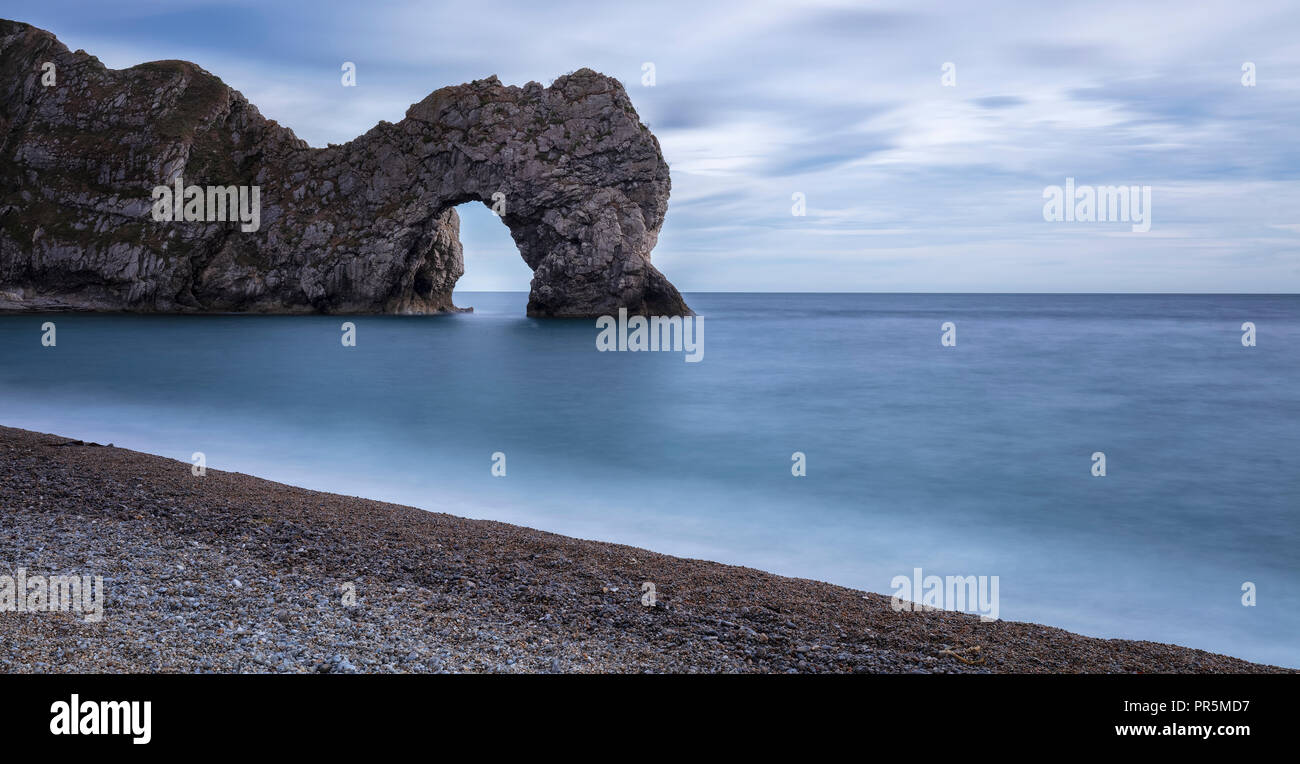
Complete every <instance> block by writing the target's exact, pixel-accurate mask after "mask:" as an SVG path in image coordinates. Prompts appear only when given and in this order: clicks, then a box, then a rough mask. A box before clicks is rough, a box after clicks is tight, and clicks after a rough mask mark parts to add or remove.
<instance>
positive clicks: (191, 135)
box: [0, 21, 690, 317]
mask: <svg viewBox="0 0 1300 764" xmlns="http://www.w3.org/2000/svg"><path fill="white" fill-rule="evenodd" d="M47 62H52V63H53V64H54V65H55V70H54V71H55V75H56V78H57V79H56V84H55V85H53V86H46V85H43V84H42V82H41V81H42V76H43V68H42V67H43V64H45V63H47ZM177 176H181V177H182V178H183V179H184V183H185V184H187V185H188V184H194V185H199V186H204V187H206V186H210V185H218V186H250V187H251V186H257V187H258V188H259V189H260V201H261V207H260V210H261V212H260V226H259V227H258V229H257V230H256V231H252V232H243V231H241V230H240V227H239V224H238V223H235V222H156V221H155V220H154V219H153V217H152V215H151V210H152V208H153V200H152V198H151V192H152V190H153V189H154V188H155V187H156V186H161V185H168V184H171V183H172V182H173V179H174V178H175V177H177ZM669 188H670V183H669V176H668V165H667V164H666V163H665V162H664V159H663V156H662V154H661V153H660V151H659V143H658V141H657V140H655V137H654V136H653V135H652V134H651V133H650V131H649V129H648V128H646V127H645V126H644V125H643V124H641V122H640V120H639V118H638V117H637V114H636V111H635V109H633V107H632V103H631V101H630V100H629V99H628V96H627V93H626V92H625V91H624V90H623V87H622V85H620V84H619V83H618V82H617V81H616V80H614V79H612V78H609V77H606V76H604V75H601V74H598V73H596V72H593V71H591V70H589V69H581V70H579V71H576V72H574V73H572V74H568V75H565V76H563V77H560V78H558V79H556V80H555V82H554V83H553V84H552V85H551V86H550V87H542V86H541V85H540V84H538V83H535V82H530V83H528V84H527V85H525V86H524V87H522V88H521V87H507V86H504V85H502V84H501V83H500V82H499V81H498V80H497V78H496V77H495V76H493V77H489V78H487V79H485V80H477V81H475V82H471V83H469V84H465V85H458V86H455V87H447V88H442V89H440V90H437V91H435V92H434V93H432V94H430V95H429V96H428V97H427V98H425V99H424V100H422V101H420V102H419V103H417V104H414V105H413V106H411V108H410V109H408V110H407V113H406V118H405V119H403V120H402V121H400V122H398V123H396V124H391V123H388V122H381V123H380V124H379V125H377V126H375V127H374V128H372V129H371V130H370V131H369V132H367V133H366V134H365V135H362V136H361V137H359V138H357V139H355V140H353V141H350V142H348V143H346V144H343V145H337V146H335V145H331V146H329V147H327V148H323V149H314V148H311V147H309V146H307V144H306V143H305V142H303V141H302V140H300V139H298V138H297V137H296V136H295V135H294V134H293V132H292V131H291V130H289V129H288V128H285V127H282V126H280V125H279V124H277V123H276V122H275V121H273V120H269V119H266V118H265V117H263V116H262V115H261V114H260V113H259V112H258V110H257V108H256V107H255V106H253V105H252V104H250V103H249V102H248V101H247V100H246V99H245V98H244V97H243V96H242V95H240V94H239V93H238V92H236V91H234V90H231V89H230V88H229V87H227V86H226V85H225V84H224V83H222V82H221V80H219V79H218V78H216V77H215V76H213V75H212V74H209V73H208V72H206V71H204V70H203V69H201V68H199V67H198V66H196V65H194V64H192V63H189V62H186V61H155V62H151V63H146V64H140V65H138V66H134V67H131V68H129V69H123V70H112V69H107V68H105V67H104V66H103V65H102V64H101V63H100V62H99V60H98V59H96V58H95V57H93V56H90V55H88V54H86V53H85V52H84V51H76V52H69V51H68V50H67V48H66V47H65V46H63V45H62V44H61V43H59V42H58V40H57V39H55V38H54V36H53V35H51V34H50V33H48V32H45V31H43V30H40V29H37V28H35V27H31V26H29V25H26V24H21V23H18V22H12V21H0V309H10V310H61V309H81V310H132V311H164V312H171V311H176V312H183V311H250V312H266V313H295V312H330V313H371V312H383V313H433V312H441V311H449V310H456V308H455V306H454V305H453V304H452V299H451V296H452V288H453V287H454V286H455V283H456V280H457V279H459V278H460V276H461V274H462V273H463V272H464V262H463V254H462V250H461V245H460V241H459V218H458V217H457V215H456V211H455V209H454V207H455V206H456V205H458V204H462V203H465V202H470V201H480V202H483V203H485V204H488V205H489V206H492V205H493V204H494V202H495V203H496V204H497V207H498V209H500V208H501V207H502V203H503V206H504V209H503V214H502V220H503V221H504V222H505V224H506V225H507V226H508V227H509V228H510V233H511V236H512V237H513V238H514V240H515V243H516V245H517V246H518V248H519V252H520V254H521V255H522V256H523V258H524V261H525V262H527V263H528V265H529V267H531V268H532V269H533V272H534V275H533V281H532V291H531V294H530V297H529V301H528V313H529V315H534V316H558V317H564V316H572V317H584V316H596V315H603V314H612V313H615V312H616V311H617V310H618V308H619V307H626V308H628V309H629V311H631V312H633V313H642V314H655V315H678V314H686V313H689V312H690V311H689V309H688V308H687V307H686V304H685V303H684V302H683V301H682V298H681V295H680V294H679V293H678V292H677V290H676V289H675V288H674V287H673V285H672V284H670V283H669V282H668V280H667V279H666V278H664V276H663V275H662V274H661V273H659V271H658V270H656V269H655V268H654V266H653V265H651V264H650V251H651V249H653V247H654V245H655V241H656V239H657V238H658V234H659V229H660V227H661V226H662V225H663V221H664V213H665V211H666V210H667V206H668V193H669ZM498 194H499V196H494V195H498Z"/></svg>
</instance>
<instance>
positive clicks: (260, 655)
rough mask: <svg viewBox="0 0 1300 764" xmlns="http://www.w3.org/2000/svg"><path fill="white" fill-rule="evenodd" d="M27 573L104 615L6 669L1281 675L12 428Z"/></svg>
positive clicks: (13, 543)
mask: <svg viewBox="0 0 1300 764" xmlns="http://www.w3.org/2000/svg"><path fill="white" fill-rule="evenodd" d="M19 568H22V569H24V570H25V571H27V572H28V574H29V575H91V576H102V577H103V587H104V618H103V620H102V621H100V622H98V623H88V622H86V621H85V619H83V618H82V616H81V615H80V614H78V613H75V612H0V633H3V634H4V639H3V640H0V672H5V673H33V672H34V673H55V672H106V673H120V672H128V673H153V672H169V673H172V672H178V673H194V672H219V673H231V672H274V673H323V674H330V673H357V672H361V673H384V672H404V673H405V672H411V673H801V674H802V673H819V674H820V673H1001V672H1013V673H1225V672H1226V673H1268V672H1287V671H1289V670H1287V669H1282V668H1277V667H1272V666H1265V665H1260V664H1255V663H1250V662H1247V661H1243V660H1239V659H1236V658H1231V657H1228V656H1224V655H1216V654H1213V653H1208V652H1204V651H1201V650H1195V649H1190V648H1185V647H1179V646H1175V645H1168V644H1159V643H1154V642H1143V641H1130V640H1110V639H1098V638H1092V637H1086V636H1081V635H1078V634H1073V633H1070V632H1067V631H1063V630H1061V629H1056V628H1052V627H1050V626H1042V625H1038V624H1031V623H1018V622H1011V621H994V622H987V623H986V622H981V621H980V619H979V618H978V617H976V616H973V615H966V614H961V613H956V612H948V611H938V610H927V611H923V612H895V611H894V609H893V608H892V607H891V603H890V598H889V596H887V595H884V594H877V593H870V592H864V591H857V590H853V589H848V588H844V587H840V586H835V585H832V584H828V583H822V582H818V581H810V580H804V579H794V578H785V577H781V576H776V575H772V574H769V573H765V572H763V571H759V570H753V569H750V568H744V567H735V566H730V565H724V564H720V563H716V562H708V561H703V560H691V559H682V558H677V557H671V556H667V555H662V554H657V553H654V552H650V551H647V550H644V549H637V548H633V547H628V546H622V545H618V544H612V543H605V542H598V541H586V540H581V539H576V538H568V537H564V536H559V535H555V534H551V533H546V532H543V531H538V530H533V529H529V528H524V527H519V526H515V525H508V524H504V523H499V522H491V521H481V520H470V519H463V518H459V517H453V516H451V515H447V514H439V513H435V512H428V511H425V510H421V509H416V508H413V507H403V506H397V505H392V504H386V503H382V502H376V501H370V500H366V499H362V498H354V497H349V496H340V495H334V494H327V493H320V492H316V491H310V490H306V489H302V488H296V487H293V486H289V485H283V484H279V483H274V482H270V481H267V480H262V479H259V478H255V477H251V476H248V475H244V474H238V473H228V472H220V471H216V470H211V469H209V470H207V472H206V474H204V475H203V476H195V475H193V474H192V471H191V465H190V464H189V463H188V462H180V461H176V460H173V459H167V458H163V457H160V456H153V455H149V454H144V453H139V452H135V451H129V450H126V449H121V448H116V447H113V446H111V445H109V444H103V445H101V444H93V443H86V442H82V441H78V440H73V439H69V438H66V437H59V436H56V435H47V434H40V433H34V432H29V431H26V430H18V429H11V428H4V427H0V574H2V575H10V576H12V575H14V571H15V570H17V569H19ZM647 582H649V583H652V584H653V587H654V598H653V604H652V605H649V604H646V601H645V599H646V589H645V588H644V584H646V583H647Z"/></svg>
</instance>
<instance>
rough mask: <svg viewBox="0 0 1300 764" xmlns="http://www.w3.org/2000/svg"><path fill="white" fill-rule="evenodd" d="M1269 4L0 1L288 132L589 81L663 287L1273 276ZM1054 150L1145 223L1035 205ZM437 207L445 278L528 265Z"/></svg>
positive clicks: (1293, 164)
mask: <svg viewBox="0 0 1300 764" xmlns="http://www.w3.org/2000/svg"><path fill="white" fill-rule="evenodd" d="M1296 8H1297V6H1296V4H1295V3H1294V2H1290V3H1288V2H1285V1H1281V2H1273V1H1271V0H1263V1H1260V2H1250V3H1242V2H1197V3H1186V2H1144V3H1141V4H1134V3H1131V2H1097V3H1086V4H1085V3H1075V4H1061V3H1040V2H1018V1H1015V0H1002V1H1000V2H993V3H978V4H977V3H960V2H950V3H931V2H916V1H911V2H903V3H873V4H865V3H832V2H826V3H797V2H779V3H777V2H756V1H755V0H747V1H745V2H735V3H702V2H698V0H695V1H692V2H653V3H650V2H647V3H616V2H599V3H586V2H562V1H558V2H528V1H524V2H497V1H495V0H493V1H492V2H483V3H457V4H452V3H434V2H409V3H378V2H376V3H357V4H352V3H338V4H330V5H328V6H327V5H325V4H323V3H311V2H302V3H263V2H249V3H243V2H230V1H229V0H226V1H223V2H220V3H205V2H193V1H186V0H166V1H158V2H140V1H137V2H130V1H123V2H115V3H112V4H104V5H102V6H95V5H91V4H84V3H65V2H60V1H59V0H46V2H44V3H43V4H34V3H26V4H23V5H22V6H16V5H12V6H11V7H10V8H8V9H6V10H4V11H3V12H2V14H0V15H4V16H5V17H7V18H14V19H17V20H20V21H26V22H28V23H32V24H35V25H37V26H40V27H43V28H46V29H49V30H50V31H52V32H54V33H55V34H56V35H58V36H59V38H60V39H61V40H62V41H63V42H64V43H65V44H67V45H68V46H69V47H70V48H73V49H76V48H84V49H86V50H87V51H89V52H91V53H93V54H95V55H97V56H99V58H100V59H101V60H102V61H103V62H104V63H105V64H107V65H108V66H111V67H114V68H122V67H127V66H131V65H134V64H137V63H140V62H143V61H151V60H158V59H167V58H183V59H188V60H191V61H194V62H196V63H198V64H199V65H200V66H202V67H204V68H205V69H207V70H209V71H211V72H213V73H214V74H216V75H218V76H219V77H221V78H222V79H223V80H225V81H226V82H227V83H229V84H230V85H231V86H232V87H234V88H236V89H237V90H240V91H241V92H243V93H244V94H245V95H246V96H247V97H248V98H249V99H250V100H251V101H253V102H254V103H256V104H257V105H258V107H259V109H260V110H261V111H262V113H263V114H265V115H267V116H268V117H270V118H273V119H275V120H277V121H279V122H280V123H282V124H284V125H287V126H289V127H291V128H292V129H293V130H294V131H295V132H296V133H297V134H298V135H299V136H300V137H302V138H303V139H305V140H307V141H308V142H309V143H311V144H312V145H316V146H323V145H325V144H326V143H342V142H345V141H348V140H350V139H352V138H354V137H356V136H358V135H360V134H361V133H363V132H365V131H366V130H367V129H369V128H370V127H372V126H373V125H374V124H375V123H376V122H377V121H379V120H381V119H386V120H389V121H397V120H399V119H401V118H402V116H403V114H404V113H405V111H406V109H407V107H408V106H409V105H410V104H412V103H414V102H416V101H419V100H420V99H422V98H423V97H424V96H425V95H427V94H428V93H429V92H430V91H432V90H434V89H436V88H438V87H440V86H442V85H448V84H456V83H460V82H465V81H468V80H472V79H478V78H482V77H485V76H488V75H490V74H496V75H498V76H499V77H500V78H501V79H502V81H503V82H506V83H507V84H518V85H522V84H524V83H526V82H528V81H530V80H537V81H539V82H542V83H544V84H547V83H549V82H550V81H551V80H552V79H554V78H555V77H556V76H558V75H560V74H563V73H565V72H569V71H572V70H574V69H577V68H580V67H583V66H587V67H591V68H593V69H596V70H598V71H601V72H604V73H605V74H609V75H611V76H614V77H617V78H619V79H620V80H621V81H622V82H623V83H624V85H625V86H626V87H627V89H628V91H629V93H630V95H631V97H632V101H633V103H634V104H635V105H636V107H637V110H638V111H639V113H640V114H641V117H642V119H643V120H644V121H645V122H646V123H647V124H649V125H650V127H651V129H652V130H653V131H654V133H655V134H656V135H657V136H658V137H659V140H660V142H661V144H662V146H663V150H664V154H665V157H666V158H667V160H668V163H669V165H670V166H671V168H672V178H673V195H672V200H671V204H670V207H669V212H668V218H667V222H666V223H665V225H664V229H663V233H662V235H661V237H660V242H659V246H658V247H657V249H656V250H655V253H654V261H655V263H656V264H657V265H658V266H659V268H660V269H661V270H663V271H664V273H665V274H667V275H668V277H669V278H670V279H671V280H672V281H673V282H674V283H675V284H677V286H678V287H680V288H681V289H682V290H683V291H705V290H720V291H750V290H754V291H773V290H774V291H895V290H901V291H1174V292H1179V291H1188V292H1199V291H1229V292H1236V291H1241V292H1295V291H1300V185H1298V184H1297V180H1298V178H1297V175H1298V174H1300V173H1298V170H1300V149H1298V148H1297V142H1296V141H1295V139H1294V138H1293V135H1292V133H1293V132H1294V131H1295V130H1296V129H1297V127H1296V126H1297V125H1300V23H1297V22H1298V21H1300V11H1297V10H1296ZM343 61H353V62H355V63H356V65H357V83H358V86H357V87H355V88H343V87H342V86H341V85H340V83H339V77H340V71H339V68H340V65H341V64H342V62H343ZM645 62H653V64H654V66H655V85H654V86H653V87H646V86H643V85H642V83H641V74H642V64H643V63H645ZM945 62H952V63H953V64H955V67H956V69H955V71H956V86H955V87H945V86H943V85H942V84H941V75H942V73H943V72H942V67H943V65H944V64H945ZM1245 62H1252V63H1254V64H1255V67H1256V82H1257V84H1256V86H1255V87H1244V86H1243V85H1242V83H1241V78H1242V65H1243V63H1245ZM1067 176H1072V177H1074V178H1076V180H1077V182H1078V183H1080V184H1091V185H1121V184H1122V185H1139V186H1151V187H1152V206H1153V210H1152V213H1153V214H1152V220H1153V222H1152V226H1151V230H1150V232H1148V233H1135V232H1132V231H1131V230H1130V226H1128V225H1127V224H1121V223H1114V224H1111V223H1078V224H1073V223H1049V222H1045V221H1044V220H1043V215H1042V209H1043V197H1042V193H1043V189H1044V187H1045V186H1048V185H1060V184H1063V183H1064V180H1065V178H1066V177H1067ZM796 192H800V193H803V194H804V195H805V197H806V204H807V214H806V215H805V216H802V217H799V216H795V215H792V214H791V207H792V204H793V203H794V202H793V201H792V198H791V197H792V194H794V193H796ZM461 212H462V216H463V217H464V218H465V226H464V240H465V247H466V275H465V277H464V279H462V281H461V284H460V287H461V288H462V289H511V290H523V289H527V287H528V279H529V277H530V273H529V270H528V268H527V267H526V266H525V265H524V264H523V262H522V261H521V260H520V259H519V257H518V254H517V252H515V251H514V250H513V244H512V242H511V241H510V238H509V235H508V233H507V231H506V229H505V227H504V226H503V225H501V223H500V222H499V221H497V220H496V219H495V218H494V217H492V215H491V214H490V213H489V212H488V211H487V210H486V209H484V208H482V207H481V206H480V207H478V208H477V209H474V210H469V209H466V208H462V209H461Z"/></svg>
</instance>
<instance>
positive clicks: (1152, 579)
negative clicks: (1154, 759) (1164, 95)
mask: <svg viewBox="0 0 1300 764" xmlns="http://www.w3.org/2000/svg"><path fill="white" fill-rule="evenodd" d="M457 298H458V300H457V301H458V303H459V304H462V305H473V306H474V307H475V308H476V312H474V313H472V314H465V315H453V316H438V317H337V316H335V317H328V316H301V317H255V316H210V317H196V316H128V315H71V314H64V315H57V316H30V315H28V316H4V317H0V424H5V425H10V426H16V427H23V428H27V429H33V430H40V431H44V432H54V433H58V434H61V435H66V436H71V437H76V438H84V439H88V440H95V441H98V442H101V443H107V442H112V443H115V444H116V445H118V446H122V447H126V448H133V449H138V450H142V451H148V452H153V453H158V454H163V455H165V456H170V457H174V458H176V459H180V460H182V461H184V462H186V464H182V465H178V467H177V468H178V469H188V461H189V459H190V457H191V454H192V453H194V452H196V451H202V452H204V453H205V454H206V456H207V461H208V466H210V467H212V468H214V469H223V470H235V471H239V472H246V473H251V474H254V475H259V476H262V477H266V478H270V479H274V480H279V481H283V482H287V483H292V484H295V485H301V486H306V487H310V488H316V489H322V490H327V491H334V492H340V493H347V494H353V495H360V496H366V497H370V498H376V499H384V500H388V501H394V502H399V503H404V504H412V505H415V506H418V507H424V508H427V509H432V510H438V511H445V512H450V513H453V514H457V515H463V516H469V517H477V518H491V519H497V520H505V521H508V522H513V523H519V524H522V525H527V526H531V527H535V528H542V529H546V530H550V531H555V532H559V533H564V534H568V535H574V536H581V537H585V538H595V539H601V540H607V541H616V542H620V543H626V544H632V545H635V546H642V547H648V548H650V549H653V550H655V551H659V552H666V553H670V554H675V555H681V556H687V557H700V558H707V559H713V560H719V561H723V562H728V563H735V564H743V565H748V566H753V567H757V568H762V569H765V570H770V571H774V572H777V573H782V574H786V575H794V576H801V577H807V578H816V579H822V580H826V581H831V582H834V583H838V584H844V585H847V586H852V587H855V588H861V589H866V590H870V591H876V592H883V593H891V592H892V591H893V587H892V586H891V579H892V578H893V577H894V576H897V575H909V576H910V575H911V574H912V571H913V569H914V568H917V567H920V568H922V569H923V570H924V572H925V574H927V575H929V574H936V575H940V576H946V575H960V576H967V575H974V576H980V575H988V576H994V575H996V576H998V577H999V580H1000V590H999V591H1000V603H999V604H1000V607H999V615H1000V616H1001V617H1002V618H1004V619H1011V620H1024V621H1035V622H1040V623H1045V624H1050V625H1054V626H1061V627H1064V628H1067V629H1071V630H1074V631H1078V632H1082V633H1084V634H1090V635H1096V636H1104V637H1125V638H1135V639H1151V640H1158V641H1165V642H1174V643H1178V644H1182V645H1188V646H1192V647H1199V648H1204V649H1208V650H1213V651H1216V652H1224V653H1228V654H1231V655H1236V656H1240V657H1244V658H1248V659H1252V660H1257V661H1265V662H1270V663H1277V664H1282V665H1287V666H1300V592H1298V591H1297V586H1296V585H1297V583H1300V580H1298V579H1300V448H1298V446H1300V426H1298V425H1300V384H1297V380H1300V296H1153V295H903V294H843V295H827V294H787V295H780V294H692V295H688V296H687V299H688V302H689V303H690V304H691V305H692V307H694V308H695V309H696V310H697V311H698V312H699V313H700V314H701V315H703V316H704V317H705V323H704V325H705V345H704V347H705V355H704V360H703V361H702V362H701V363H685V362H684V359H683V355H682V354H681V353H663V352H660V353H626V352H625V353H600V352H597V351H596V349H595V338H596V334H597V332H596V329H595V326H594V322H592V321H538V320H532V319H528V318H525V317H524V305H525V302H526V299H527V295H524V294H517V293H478V294H460V295H458V296H457ZM47 320H54V321H55V322H56V325H57V346H56V347H54V348H45V347H42V346H41V342H40V338H41V329H40V327H41V324H42V323H43V322H45V321H47ZM343 321H353V322H354V323H355V324H356V325H357V341H358V344H357V347H355V348H346V347H343V345H342V343H341V342H340V337H341V332H340V325H341V323H342V322H343ZM945 321H952V322H954V323H955V324H956V325H957V340H958V341H957V345H956V347H943V346H941V344H940V333H941V332H940V325H941V324H942V323H943V322H945ZM1244 321H1251V322H1254V323H1255V325H1256V327H1257V333H1258V346H1256V347H1249V348H1248V347H1244V346H1243V345H1242V342H1241V335H1242V331H1241V324H1242V323H1243V322H1244ZM497 451H500V452H503V453H504V454H505V455H506V469H507V474H506V476H505V477H493V476H492V474H491V470H490V468H491V465H492V454H493V452H497ZM795 451H801V452H804V453H805V454H806V455H807V465H808V466H807V476H806V477H794V476H792V475H791V464H792V462H791V454H792V453H793V452H795ZM1095 451H1102V452H1104V453H1105V454H1106V460H1107V465H1106V466H1107V475H1106V476H1105V477H1094V476H1093V475H1092V474H1091V469H1092V466H1093V462H1092V459H1091V455H1092V454H1093V452H1095ZM1247 581H1250V582H1253V583H1254V584H1255V585H1256V587H1257V596H1258V605H1257V606H1255V607H1245V606H1243V605H1242V601H1241V600H1242V584H1243V583H1244V582H1247Z"/></svg>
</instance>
